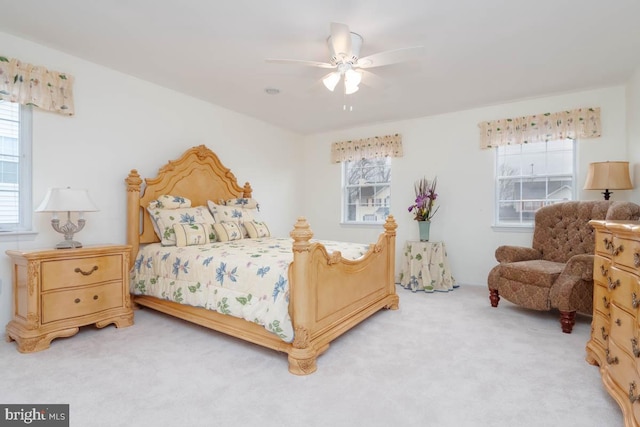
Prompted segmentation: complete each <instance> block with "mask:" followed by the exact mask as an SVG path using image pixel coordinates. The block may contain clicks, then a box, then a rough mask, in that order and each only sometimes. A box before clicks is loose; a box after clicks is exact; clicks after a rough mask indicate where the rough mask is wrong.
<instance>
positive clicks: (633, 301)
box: [631, 292, 640, 308]
mask: <svg viewBox="0 0 640 427" xmlns="http://www.w3.org/2000/svg"><path fill="white" fill-rule="evenodd" d="M639 305H640V300H638V295H636V293H635V292H631V307H633V308H638V306H639Z"/></svg>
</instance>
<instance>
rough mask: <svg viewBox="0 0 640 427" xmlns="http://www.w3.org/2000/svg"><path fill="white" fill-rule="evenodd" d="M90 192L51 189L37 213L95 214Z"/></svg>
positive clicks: (95, 209)
mask: <svg viewBox="0 0 640 427" xmlns="http://www.w3.org/2000/svg"><path fill="white" fill-rule="evenodd" d="M97 210H98V207H97V206H96V205H95V203H93V201H92V200H91V197H89V192H88V191H87V190H85V189H77V188H50V189H49V191H47V195H46V196H45V197H44V200H43V201H42V203H40V206H38V209H36V212H95V211H97Z"/></svg>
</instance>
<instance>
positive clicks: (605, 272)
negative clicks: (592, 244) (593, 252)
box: [600, 264, 609, 277]
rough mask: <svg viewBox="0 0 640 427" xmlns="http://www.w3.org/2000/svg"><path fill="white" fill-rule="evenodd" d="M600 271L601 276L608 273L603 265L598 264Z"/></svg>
mask: <svg viewBox="0 0 640 427" xmlns="http://www.w3.org/2000/svg"><path fill="white" fill-rule="evenodd" d="M600 273H602V275H603V276H605V277H607V274H608V273H609V270H607V269H606V268H604V265H602V264H600Z"/></svg>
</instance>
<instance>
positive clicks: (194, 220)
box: [147, 206, 214, 246]
mask: <svg viewBox="0 0 640 427" xmlns="http://www.w3.org/2000/svg"><path fill="white" fill-rule="evenodd" d="M147 211H148V212H149V216H150V217H151V220H152V221H153V222H154V224H155V227H154V229H155V231H156V234H157V235H158V238H160V242H161V243H162V245H163V246H175V244H176V234H175V231H174V229H173V225H174V224H213V222H214V220H213V217H212V216H211V213H210V212H209V210H208V209H207V208H206V207H204V206H197V207H195V208H183V209H150V208H147Z"/></svg>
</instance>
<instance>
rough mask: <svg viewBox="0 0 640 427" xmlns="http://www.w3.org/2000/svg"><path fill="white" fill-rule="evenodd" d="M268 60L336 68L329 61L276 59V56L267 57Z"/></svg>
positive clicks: (275, 62)
mask: <svg viewBox="0 0 640 427" xmlns="http://www.w3.org/2000/svg"><path fill="white" fill-rule="evenodd" d="M266 61H267V62H271V63H274V64H297V65H306V66H310V67H318V68H336V66H335V65H332V64H329V63H328V62H318V61H305V60H303V59H274V58H267V59H266Z"/></svg>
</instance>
